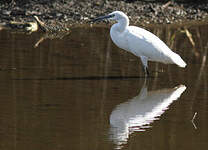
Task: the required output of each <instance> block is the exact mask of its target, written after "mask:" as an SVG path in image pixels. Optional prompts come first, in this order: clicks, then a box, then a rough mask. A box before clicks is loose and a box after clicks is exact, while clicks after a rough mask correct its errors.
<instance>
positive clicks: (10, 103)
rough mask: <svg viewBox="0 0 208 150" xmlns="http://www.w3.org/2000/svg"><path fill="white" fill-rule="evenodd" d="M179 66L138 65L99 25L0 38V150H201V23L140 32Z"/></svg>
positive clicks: (204, 40) (204, 104)
mask: <svg viewBox="0 0 208 150" xmlns="http://www.w3.org/2000/svg"><path fill="white" fill-rule="evenodd" d="M146 28H147V29H148V30H150V31H152V32H154V33H155V34H156V35H158V36H159V37H160V38H161V39H162V40H163V41H165V42H166V43H167V45H168V46H170V47H171V48H172V49H173V50H174V51H176V52H177V53H178V54H180V55H181V57H182V58H183V59H184V60H185V61H186V62H187V67H186V68H185V69H182V68H179V67H177V66H175V65H163V64H160V63H154V62H153V63H150V64H149V69H150V72H151V74H152V76H151V78H149V79H148V80H147V81H146V82H145V79H144V74H143V72H142V67H141V62H140V60H139V59H138V58H137V57H135V56H134V55H132V54H130V53H127V52H125V51H122V50H121V49H119V48H117V47H116V46H115V45H114V44H113V43H112V41H111V39H110V36H109V28H107V27H98V26H97V27H77V28H74V29H72V30H71V32H70V33H69V34H68V35H66V36H64V37H61V39H60V38H57V39H56V38H54V39H49V38H47V37H49V36H48V35H42V34H40V33H32V34H31V35H25V34H21V33H11V32H9V31H0V84H1V85H0V127H1V128H0V148H1V149H16V150H24V149H25V150H26V149H39V150H57V149H63V150H65V149H66V150H69V149H73V150H92V149H103V150H110V149H128V150H130V149H131V150H136V149H141V150H143V149H145V150H146V149H162V150H167V149H177V150H180V149H181V150H185V149H189V150H195V149H207V147H208V143H207V139H208V131H207V130H208V129H207V127H208V119H207V118H208V96H207V95H208V94H207V93H208V85H207V83H208V81H207V80H208V74H207V73H208V70H207V64H208V63H207V49H208V32H207V30H208V25H207V24H198V25H196V24H195V25H189V24H187V25H184V26H183V25H180V26H176V25H172V26H164V27H163V26H160V27H149V28H148V27H146Z"/></svg>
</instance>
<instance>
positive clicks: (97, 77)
mask: <svg viewBox="0 0 208 150" xmlns="http://www.w3.org/2000/svg"><path fill="white" fill-rule="evenodd" d="M141 78H144V79H145V76H86V77H57V78H15V79H13V80H129V79H141ZM148 78H154V77H153V76H149V77H148Z"/></svg>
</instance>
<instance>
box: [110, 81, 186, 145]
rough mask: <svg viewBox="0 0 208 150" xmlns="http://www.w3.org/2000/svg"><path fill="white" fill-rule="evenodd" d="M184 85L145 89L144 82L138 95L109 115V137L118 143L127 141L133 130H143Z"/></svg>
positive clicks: (176, 97) (177, 96)
mask: <svg viewBox="0 0 208 150" xmlns="http://www.w3.org/2000/svg"><path fill="white" fill-rule="evenodd" d="M185 89H186V87H185V86H184V85H179V86H177V87H175V88H171V89H162V90H156V91H150V92H148V91H147V87H146V83H144V85H143V87H142V89H141V91H140V93H139V95H138V96H136V97H134V98H132V99H131V100H129V101H128V102H125V103H122V104H120V105H118V106H117V107H116V108H115V109H114V110H113V111H112V113H111V115H110V124H111V130H110V136H111V137H110V139H111V140H112V141H113V142H114V143H115V144H116V145H118V147H117V148H118V149H119V148H121V147H122V146H121V145H122V144H125V143H127V140H128V137H129V135H130V134H131V133H133V132H135V131H144V130H145V128H148V127H149V124H150V123H152V122H153V121H154V120H157V119H158V117H159V116H160V115H162V114H163V113H164V112H165V110H167V109H168V106H169V105H170V104H171V103H172V102H173V101H174V100H177V99H178V98H179V97H180V95H181V94H182V93H183V92H184V91H185Z"/></svg>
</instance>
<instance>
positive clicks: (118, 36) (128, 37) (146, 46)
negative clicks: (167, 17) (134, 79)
mask: <svg viewBox="0 0 208 150" xmlns="http://www.w3.org/2000/svg"><path fill="white" fill-rule="evenodd" d="M103 19H112V20H116V21H117V23H116V24H114V25H113V26H112V27H111V29H110V36H111V39H112V41H113V42H114V43H115V44H116V45H117V46H118V47H119V48H121V49H124V50H126V51H129V52H131V53H133V54H134V55H136V56H138V57H140V58H141V61H142V64H143V67H144V71H145V75H146V76H148V75H149V71H148V60H149V61H156V62H162V63H165V64H176V65H178V66H179V67H183V68H184V67H185V66H186V63H185V62H184V61H183V59H182V58H181V57H180V56H179V55H178V54H176V53H174V52H173V51H171V49H170V48H168V46H167V45H166V44H165V43H164V42H163V41H161V40H160V39H159V38H158V37H157V36H156V35H154V34H153V33H151V32H149V31H147V30H145V29H143V28H140V27H136V26H129V18H128V17H127V15H126V14H124V13H123V12H121V11H114V12H112V13H110V14H108V15H107V16H101V17H98V18H95V19H93V20H92V22H95V21H99V20H103Z"/></svg>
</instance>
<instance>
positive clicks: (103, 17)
mask: <svg viewBox="0 0 208 150" xmlns="http://www.w3.org/2000/svg"><path fill="white" fill-rule="evenodd" d="M113 16H114V15H107V16H101V17H98V18H95V19H92V20H91V22H96V21H100V20H103V19H109V18H112V17H113Z"/></svg>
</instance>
